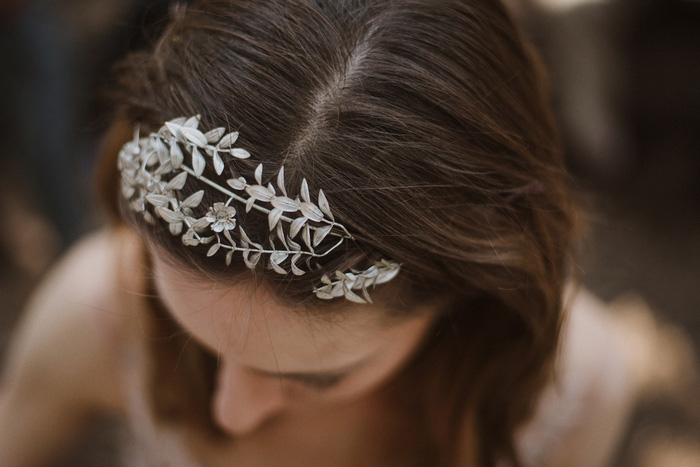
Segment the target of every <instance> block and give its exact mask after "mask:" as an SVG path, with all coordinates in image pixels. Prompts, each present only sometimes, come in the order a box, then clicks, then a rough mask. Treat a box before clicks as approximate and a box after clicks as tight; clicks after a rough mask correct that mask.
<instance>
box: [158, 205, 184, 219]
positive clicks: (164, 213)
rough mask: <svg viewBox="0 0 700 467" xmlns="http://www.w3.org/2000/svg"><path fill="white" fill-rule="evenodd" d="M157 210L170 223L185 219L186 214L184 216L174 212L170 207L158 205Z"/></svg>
mask: <svg viewBox="0 0 700 467" xmlns="http://www.w3.org/2000/svg"><path fill="white" fill-rule="evenodd" d="M156 211H158V214H159V215H160V217H162V218H163V219H164V220H165V221H166V222H169V223H176V222H182V221H183V220H185V216H183V215H182V214H180V213H179V212H173V211H171V210H170V209H168V208H162V207H157V208H156Z"/></svg>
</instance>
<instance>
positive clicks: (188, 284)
mask: <svg viewBox="0 0 700 467" xmlns="http://www.w3.org/2000/svg"><path fill="white" fill-rule="evenodd" d="M153 257H154V272H155V286H156V291H157V293H158V295H159V297H160V300H161V301H162V302H163V304H164V306H165V308H166V309H167V310H168V311H169V312H170V314H171V315H172V316H173V318H174V319H175V320H177V322H178V323H179V324H180V326H181V327H182V328H183V329H184V330H185V331H186V332H188V333H189V334H190V335H191V336H192V338H193V339H195V340H196V341H197V342H199V343H200V344H201V345H202V346H204V347H205V348H207V349H208V350H209V351H211V352H212V353H214V354H215V355H216V356H217V358H218V361H219V370H218V374H217V384H216V390H215V393H214V404H213V413H212V416H213V418H214V420H215V421H216V422H217V423H218V424H219V425H220V426H221V428H223V429H224V431H226V432H227V433H229V434H231V435H235V436H244V435H248V434H251V433H253V432H255V431H256V430H257V429H259V428H260V427H261V426H263V425H264V424H265V423H266V422H269V421H271V420H273V419H275V418H276V417H280V416H281V415H284V416H286V417H289V416H294V415H295V414H300V413H302V412H306V411H308V410H310V409H313V410H316V409H318V408H319V407H329V406H333V405H334V404H337V403H343V402H347V401H350V400H353V399H358V398H361V397H362V396H364V395H366V394H368V393H370V392H371V391H372V390H373V389H375V388H377V387H379V386H380V385H381V384H382V383H383V382H385V381H386V380H387V379H388V378H390V376H391V375H392V374H394V373H395V372H396V371H397V370H398V369H399V368H401V366H402V365H403V364H404V363H405V362H406V360H407V359H408V358H409V357H410V356H411V355H412V354H413V352H414V351H415V349H416V347H417V346H418V345H419V344H420V343H421V341H422V340H423V337H424V336H425V334H426V332H427V330H428V329H429V327H430V324H431V323H432V321H433V319H434V316H435V313H433V312H431V310H430V309H429V308H426V309H424V310H419V312H418V313H417V314H415V315H413V317H411V318H408V319H406V320H401V321H398V322H397V321H389V320H387V319H386V318H385V316H386V310H383V309H382V308H381V306H379V305H353V306H351V307H350V308H349V309H347V310H344V311H343V312H342V316H341V317H340V318H334V319H333V320H328V319H325V318H322V317H312V316H308V315H307V314H305V313H301V312H299V311H298V310H290V309H287V308H285V307H283V306H281V305H279V304H277V303H276V302H275V301H274V300H273V299H272V297H271V296H270V295H269V294H268V293H267V292H266V291H265V290H264V288H262V287H254V286H253V285H251V284H241V285H237V286H235V287H230V286H221V285H218V284H216V283H211V282H206V281H202V280H197V279H193V278H192V277H191V276H189V275H188V274H187V272H186V271H183V270H182V269H181V268H179V267H177V266H175V265H173V264H171V263H170V262H168V261H167V260H165V259H164V258H163V257H162V255H159V254H158V252H154V255H153Z"/></svg>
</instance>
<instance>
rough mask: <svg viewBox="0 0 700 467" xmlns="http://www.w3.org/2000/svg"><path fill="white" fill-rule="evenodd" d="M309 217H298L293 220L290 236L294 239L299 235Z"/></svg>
mask: <svg viewBox="0 0 700 467" xmlns="http://www.w3.org/2000/svg"><path fill="white" fill-rule="evenodd" d="M307 220H308V219H307V218H306V217H297V218H296V219H294V220H293V221H292V224H291V225H290V226H289V238H290V239H292V238H294V237H296V236H297V234H298V233H299V231H300V230H301V228H302V227H303V226H304V224H305V223H306V221H307Z"/></svg>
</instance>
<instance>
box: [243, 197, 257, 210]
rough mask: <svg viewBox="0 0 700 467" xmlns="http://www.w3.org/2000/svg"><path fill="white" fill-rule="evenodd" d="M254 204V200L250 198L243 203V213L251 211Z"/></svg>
mask: <svg viewBox="0 0 700 467" xmlns="http://www.w3.org/2000/svg"><path fill="white" fill-rule="evenodd" d="M254 204H255V198H253V197H252V196H251V197H250V198H248V201H246V202H245V212H250V210H251V209H253V205H254Z"/></svg>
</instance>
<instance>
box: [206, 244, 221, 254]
mask: <svg viewBox="0 0 700 467" xmlns="http://www.w3.org/2000/svg"><path fill="white" fill-rule="evenodd" d="M219 248H221V243H214V244H213V245H212V246H211V248H209V251H207V256H214V254H216V252H217V251H219Z"/></svg>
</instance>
